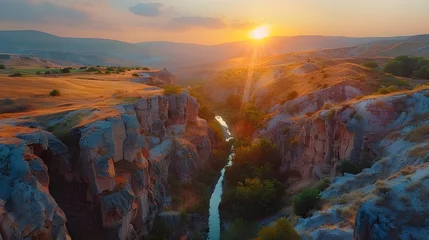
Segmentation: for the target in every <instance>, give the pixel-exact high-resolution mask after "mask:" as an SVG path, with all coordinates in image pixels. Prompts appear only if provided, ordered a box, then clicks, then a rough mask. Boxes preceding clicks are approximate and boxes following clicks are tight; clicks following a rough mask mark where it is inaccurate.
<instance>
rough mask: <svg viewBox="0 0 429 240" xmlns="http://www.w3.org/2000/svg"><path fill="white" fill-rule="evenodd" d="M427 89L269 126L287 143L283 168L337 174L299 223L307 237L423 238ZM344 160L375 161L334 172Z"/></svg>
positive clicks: (306, 175)
mask: <svg viewBox="0 0 429 240" xmlns="http://www.w3.org/2000/svg"><path fill="white" fill-rule="evenodd" d="M428 95H429V90H420V91H415V92H410V93H400V94H396V95H389V96H382V97H380V96H377V97H373V98H368V99H363V100H360V101H356V102H354V103H352V104H343V105H342V106H339V107H335V106H334V107H332V108H331V109H323V110H321V111H320V112H317V113H315V114H314V115H312V116H310V117H306V118H298V119H296V121H289V122H279V123H277V126H276V129H277V128H278V129H277V130H274V131H267V132H269V133H270V134H271V135H270V134H268V136H271V137H272V139H273V141H274V142H276V143H277V144H279V146H280V148H281V151H282V153H283V156H284V169H283V170H295V171H298V172H300V173H301V176H302V177H304V178H315V179H320V178H325V177H329V178H331V179H333V183H332V184H331V186H330V187H329V188H328V189H326V190H325V191H323V192H322V193H321V197H322V202H323V203H324V206H323V208H322V210H321V211H317V212H315V213H313V214H312V216H311V217H309V218H305V219H303V218H301V219H300V220H299V221H298V224H297V225H296V227H295V228H296V230H297V231H298V232H299V233H300V234H301V235H302V237H303V238H304V239H353V238H354V239H356V240H357V239H359V240H361V239H382V238H383V239H424V236H426V235H425V234H427V231H426V230H425V229H427V228H428V227H429V222H427V221H426V220H424V219H426V218H427V216H426V215H427V210H428V209H427V207H426V205H425V204H424V203H425V202H427V198H426V197H425V196H426V194H427V191H426V187H427V186H426V179H429V176H427V175H428V174H427V168H428V166H427V163H425V161H426V159H427V158H428V153H429V152H428V151H427V150H428V149H429V145H428V142H427V141H426V139H425V138H426V137H425V136H427V134H428V131H427V128H426V125H427V123H428V119H427V112H429V98H428V97H427V96H428ZM341 160H350V161H354V162H356V163H359V162H360V161H372V162H375V163H374V164H373V165H372V166H371V167H370V168H367V169H364V170H363V171H362V172H361V173H359V174H356V175H352V174H347V173H346V174H344V176H336V175H338V173H337V172H336V168H337V166H338V164H339V162H340V161H341ZM416 219H419V220H416ZM415 220H416V221H415Z"/></svg>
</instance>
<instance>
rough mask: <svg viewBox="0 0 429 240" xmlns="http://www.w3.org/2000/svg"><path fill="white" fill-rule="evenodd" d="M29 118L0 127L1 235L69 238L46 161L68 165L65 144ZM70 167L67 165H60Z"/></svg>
mask: <svg viewBox="0 0 429 240" xmlns="http://www.w3.org/2000/svg"><path fill="white" fill-rule="evenodd" d="M31 124H33V123H31V122H25V121H20V122H15V123H13V124H12V123H3V124H1V127H0V236H1V237H2V239H5V240H7V239H28V238H32V239H58V240H60V239H70V236H69V234H68V232H67V229H66V225H65V223H66V221H67V220H66V216H65V215H64V212H63V211H62V210H61V209H60V208H59V206H58V204H57V203H56V202H55V200H54V199H53V198H52V196H51V195H50V193H49V175H48V168H47V166H46V164H45V161H50V162H52V166H65V167H67V166H68V165H69V162H68V161H69V160H70V159H69V156H68V155H67V152H66V151H64V150H65V149H66V147H65V146H64V145H63V144H62V143H61V142H59V141H58V140H56V138H55V137H54V136H53V135H52V134H50V133H48V132H45V131H43V130H40V129H38V128H32V127H27V126H31ZM63 170H70V169H67V168H66V169H63Z"/></svg>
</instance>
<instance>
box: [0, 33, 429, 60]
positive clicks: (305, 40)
mask: <svg viewBox="0 0 429 240" xmlns="http://www.w3.org/2000/svg"><path fill="white" fill-rule="evenodd" d="M417 43H418V44H417ZM255 44H257V43H255V42H254V41H250V40H249V41H241V42H231V43H224V44H219V45H200V44H192V43H173V42H143V43H135V44H134V43H126V42H121V41H116V40H106V39H90V38H63V37H58V36H55V35H51V34H48V33H44V32H38V31H0V52H1V53H10V54H25V55H34V56H38V57H41V58H44V59H47V60H50V61H56V62H59V63H65V64H88V65H90V64H99V65H147V66H151V67H168V68H179V67H184V66H192V65H201V64H211V63H215V62H220V61H225V60H228V59H233V58H237V57H247V56H251V54H252V51H253V49H254V47H255ZM428 45H429V36H428V35H422V36H415V37H373V38H353V37H332V36H292V37H271V38H269V39H266V40H265V41H264V46H263V47H262V48H261V49H263V52H262V54H264V55H265V56H274V55H279V54H285V53H291V52H300V51H309V50H320V49H332V48H345V47H353V46H358V47H356V48H355V50H354V51H355V52H356V54H359V55H363V56H369V55H374V54H375V55H380V54H379V53H380V52H382V54H381V55H385V56H390V55H393V54H389V52H391V51H395V54H394V55H397V54H396V50H395V49H396V48H400V50H401V51H402V52H404V53H407V54H410V55H413V51H416V50H420V51H418V53H419V54H421V53H424V54H429V47H428ZM380 46H381V50H380ZM422 50H423V51H422ZM352 53H353V52H352ZM416 54H417V52H416ZM351 55H353V54H351Z"/></svg>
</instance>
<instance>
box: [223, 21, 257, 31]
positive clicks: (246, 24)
mask: <svg viewBox="0 0 429 240" xmlns="http://www.w3.org/2000/svg"><path fill="white" fill-rule="evenodd" d="M230 26H231V28H234V29H238V30H243V29H246V30H247V29H250V28H254V27H256V26H257V24H256V23H254V22H252V21H248V20H247V21H235V22H232V23H231V24H230Z"/></svg>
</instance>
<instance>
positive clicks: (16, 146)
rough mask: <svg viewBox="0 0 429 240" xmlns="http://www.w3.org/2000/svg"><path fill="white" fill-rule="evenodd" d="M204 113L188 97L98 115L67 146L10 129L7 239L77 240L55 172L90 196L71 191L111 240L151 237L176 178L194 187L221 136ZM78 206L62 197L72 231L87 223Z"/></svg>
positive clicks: (4, 173)
mask: <svg viewBox="0 0 429 240" xmlns="http://www.w3.org/2000/svg"><path fill="white" fill-rule="evenodd" d="M198 108H199V104H198V103H197V101H196V99H195V98H193V97H191V96H190V95H189V93H188V92H186V91H185V92H183V93H181V94H179V95H170V96H168V97H166V96H162V95H159V96H152V97H148V98H142V99H139V100H138V101H137V102H136V103H135V104H124V105H119V106H115V107H113V108H111V109H104V110H95V111H93V112H92V113H91V114H90V115H89V116H86V117H85V120H83V121H82V122H81V124H80V125H79V126H76V127H74V128H73V129H71V130H70V131H69V133H68V134H67V135H66V136H64V137H63V138H64V139H65V142H67V147H66V146H65V145H64V144H63V143H62V142H61V141H59V140H58V139H57V138H55V137H54V136H53V135H52V134H50V133H48V132H45V131H43V130H40V129H38V128H28V127H19V126H12V125H8V124H9V123H4V124H3V125H1V126H2V128H6V129H7V131H6V132H7V133H10V134H5V133H4V132H5V131H2V133H1V134H2V135H4V136H0V137H1V139H2V143H1V145H0V148H1V149H2V151H0V152H1V153H2V154H1V158H0V160H1V161H0V164H1V165H0V166H1V167H0V178H1V181H0V183H1V184H2V185H1V191H0V193H1V195H0V203H1V204H0V213H1V214H0V220H1V221H0V222H1V223H2V226H1V236H2V237H3V239H6V240H9V239H14V237H16V238H18V239H21V238H24V237H36V236H39V237H40V236H48V237H52V238H55V239H67V238H70V237H69V235H68V233H67V230H66V227H65V222H66V217H65V215H64V213H63V211H62V210H61V209H60V208H59V207H58V205H57V203H56V202H55V200H54V199H53V198H52V197H51V195H50V194H49V190H48V187H49V175H48V168H49V172H50V173H51V172H52V171H55V174H56V175H59V176H61V177H63V178H64V179H67V180H69V181H71V182H73V183H75V185H76V186H78V187H77V189H86V190H84V191H85V193H82V191H81V190H73V189H69V191H75V195H82V197H80V198H79V197H78V199H79V200H78V201H79V202H82V204H90V206H92V207H91V208H92V209H93V210H92V212H93V217H95V218H99V219H98V221H99V222H100V223H101V224H102V226H103V228H105V229H106V232H109V238H112V239H136V238H139V237H142V236H144V235H147V234H148V232H149V230H150V228H151V226H152V223H153V221H154V219H155V218H156V216H157V215H158V214H159V213H160V212H162V211H163V209H164V208H165V207H168V206H169V205H170V202H171V199H170V198H171V197H170V195H169V186H168V183H167V178H168V176H169V174H175V175H177V176H178V178H179V179H180V180H181V181H182V182H186V181H190V180H192V178H193V177H194V176H195V175H196V174H197V173H198V171H199V168H200V167H201V166H202V164H203V163H204V162H205V161H206V160H208V158H209V157H210V152H211V148H212V145H213V144H214V137H213V134H212V132H211V130H210V129H209V127H208V126H207V123H206V122H205V121H204V120H202V119H200V118H198ZM70 116H73V115H70V114H69V115H67V116H66V117H65V118H67V117H70ZM61 121H68V119H62V120H61ZM61 121H59V122H61ZM35 124H36V123H35ZM35 127H37V126H35ZM18 128H19V129H18ZM12 133H14V134H15V133H16V134H17V135H14V134H12ZM6 135H7V136H6ZM47 152H49V154H47ZM69 152H70V154H69ZM48 155H49V157H48V158H47V157H46V156H48ZM44 157H46V159H45V158H44ZM51 167H52V169H51ZM19 179H21V180H19ZM73 201H74V200H72V199H64V198H62V199H61V204H60V205H64V207H65V209H66V210H65V213H66V215H67V214H69V213H70V216H72V215H73V217H71V219H73V220H70V221H71V222H70V223H69V225H70V226H73V225H76V224H78V223H77V222H78V221H80V220H79V219H77V218H76V217H75V216H74V214H76V213H75V212H73V211H72V210H69V207H70V205H73V204H74V203H73ZM84 201H86V203H85V202H84ZM29 202H30V204H27V205H26V203H29ZM18 206H26V207H24V208H18ZM82 211H83V210H82ZM35 216H37V217H35ZM97 216H98V217H97ZM84 227H90V226H84ZM73 229H74V230H75V229H76V227H74V228H73ZM81 231H84V229H81ZM98 234H99V235H100V234H101V235H102V234H103V233H98ZM101 235H100V236H101ZM72 236H73V232H72ZM102 238H103V237H102ZM104 239H105V238H104Z"/></svg>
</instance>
